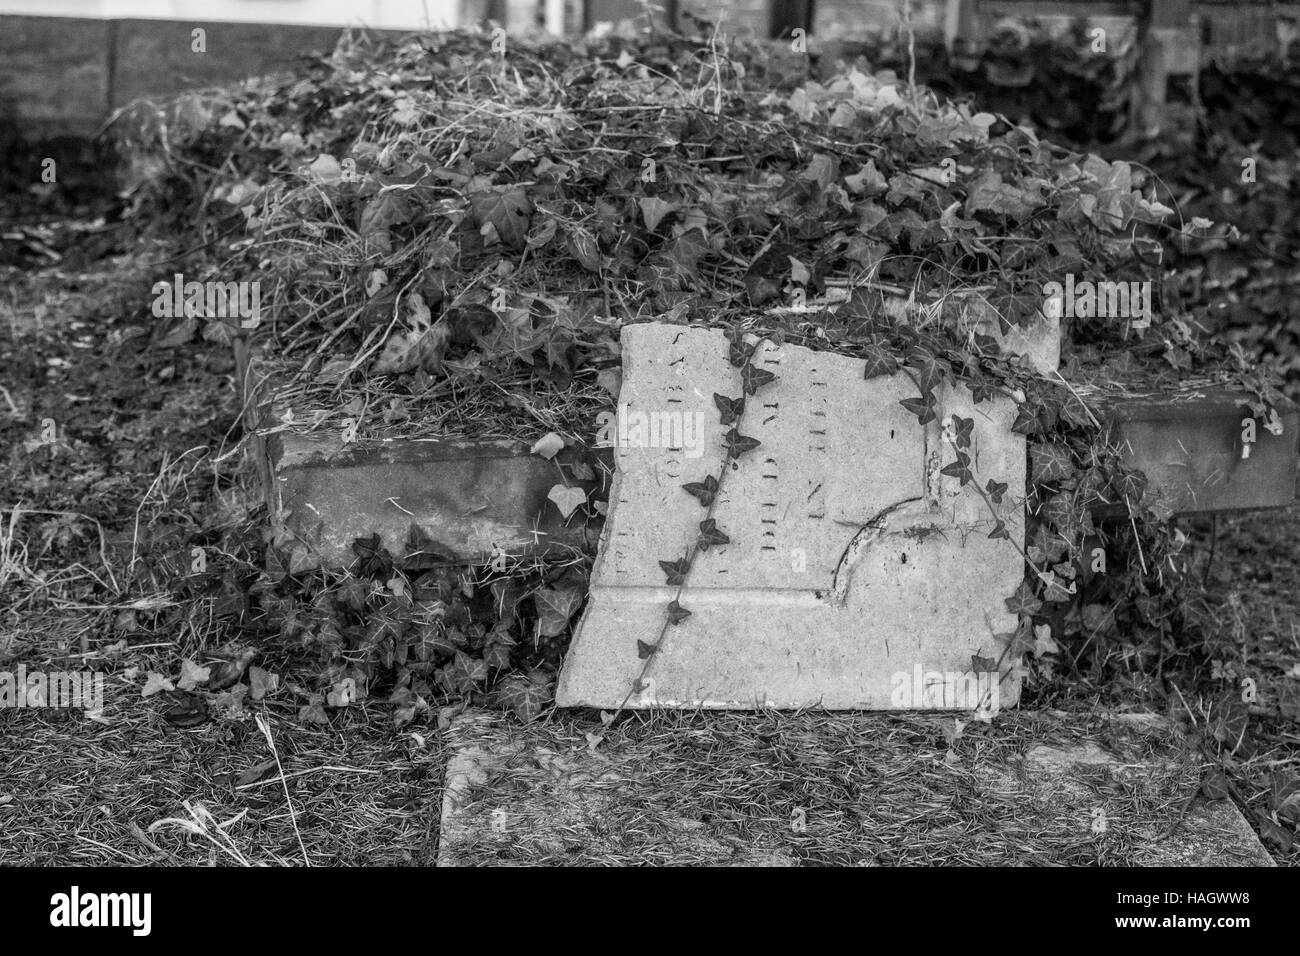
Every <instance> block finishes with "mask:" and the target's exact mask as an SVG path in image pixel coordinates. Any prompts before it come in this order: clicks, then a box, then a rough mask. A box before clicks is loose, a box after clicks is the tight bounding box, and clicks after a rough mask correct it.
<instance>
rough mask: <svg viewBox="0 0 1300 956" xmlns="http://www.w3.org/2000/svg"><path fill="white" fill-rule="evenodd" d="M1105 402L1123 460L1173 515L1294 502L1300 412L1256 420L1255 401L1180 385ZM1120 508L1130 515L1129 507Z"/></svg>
mask: <svg viewBox="0 0 1300 956" xmlns="http://www.w3.org/2000/svg"><path fill="white" fill-rule="evenodd" d="M1099 397H1100V398H1101V404H1102V406H1103V407H1104V408H1105V410H1106V414H1107V418H1108V420H1109V422H1110V424H1111V426H1112V429H1113V432H1112V434H1113V436H1114V442H1115V444H1116V445H1117V446H1118V448H1119V452H1120V455H1121V457H1122V458H1123V459H1124V463H1125V464H1126V465H1128V466H1129V467H1131V468H1136V469H1138V470H1139V471H1141V472H1142V473H1143V474H1145V475H1146V477H1147V483H1148V487H1149V488H1150V489H1151V492H1152V494H1153V495H1154V496H1155V498H1156V500H1157V502H1158V503H1159V505H1160V506H1161V507H1162V508H1164V509H1165V511H1166V512H1167V513H1169V514H1192V513H1198V512H1211V511H1232V510H1238V509H1256V508H1283V507H1286V506H1287V505H1289V504H1291V502H1292V501H1294V500H1295V481H1296V453H1297V448H1298V447H1300V446H1298V445H1297V442H1298V440H1300V409H1297V408H1296V406H1295V405H1294V404H1292V403H1291V402H1284V403H1282V404H1281V405H1280V407H1279V408H1278V414H1277V415H1276V417H1275V418H1270V419H1263V418H1255V416H1254V413H1253V411H1252V410H1251V407H1250V403H1251V400H1252V399H1251V397H1250V396H1249V395H1247V394H1246V393H1244V392H1232V391H1228V390H1227V389H1225V388H1222V387H1208V388H1196V387H1183V388H1179V389H1177V390H1171V391H1161V392H1148V393H1145V394H1136V395H1125V396H1123V397H1103V396H1099ZM1117 510H1120V511H1123V512H1124V513H1127V512H1126V510H1125V509H1124V506H1123V505H1122V504H1121V505H1118V506H1117Z"/></svg>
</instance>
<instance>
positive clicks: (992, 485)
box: [984, 478, 1010, 505]
mask: <svg viewBox="0 0 1300 956" xmlns="http://www.w3.org/2000/svg"><path fill="white" fill-rule="evenodd" d="M1008 487H1010V486H1009V485H1007V484H1006V482H1002V481H994V480H993V479H992V478H990V479H989V480H988V482H987V483H986V484H985V485H984V490H985V491H987V492H988V494H989V498H991V499H992V500H993V503H994V504H995V505H1000V504H1002V496H1003V495H1005V494H1006V493H1007V488H1008Z"/></svg>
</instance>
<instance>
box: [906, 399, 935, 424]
mask: <svg viewBox="0 0 1300 956" xmlns="http://www.w3.org/2000/svg"><path fill="white" fill-rule="evenodd" d="M933 402H934V396H933V395H931V394H929V393H928V392H927V393H926V394H924V395H922V396H921V397H920V398H905V399H903V400H902V401H900V402H899V403H898V404H900V405H902V406H903V407H904V408H906V409H907V410H908V411H909V412H911V413H912V414H913V415H915V416H916V420H917V421H918V422H920V423H921V424H922V425H924V424H926V423H928V422H932V421H934V405H933V404H932V403H933Z"/></svg>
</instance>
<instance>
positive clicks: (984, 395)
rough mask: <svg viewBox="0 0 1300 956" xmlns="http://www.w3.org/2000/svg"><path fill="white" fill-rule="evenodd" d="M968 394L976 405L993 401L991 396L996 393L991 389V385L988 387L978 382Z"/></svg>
mask: <svg viewBox="0 0 1300 956" xmlns="http://www.w3.org/2000/svg"><path fill="white" fill-rule="evenodd" d="M970 394H971V398H972V399H973V400H974V402H975V404H976V405H978V404H979V403H980V402H991V401H993V396H994V395H996V394H997V391H996V390H995V389H994V388H993V386H992V385H989V384H987V383H985V382H979V383H978V384H976V385H974V386H972V388H971V390H970Z"/></svg>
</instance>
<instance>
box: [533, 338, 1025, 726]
mask: <svg viewBox="0 0 1300 956" xmlns="http://www.w3.org/2000/svg"><path fill="white" fill-rule="evenodd" d="M622 335H623V387H622V392H621V394H620V398H619V415H618V420H617V422H616V426H617V427H616V428H614V432H615V437H614V443H615V450H614V454H615V462H616V471H615V477H614V484H613V489H612V492H611V495H610V505H609V516H608V518H607V521H606V524H605V528H604V531H603V533H602V536H601V543H600V548H599V552H598V556H597V559H596V564H595V567H594V570H593V573H592V578H591V589H590V599H589V601H588V605H587V608H586V611H585V613H584V615H583V618H582V621H581V623H580V624H579V626H578V628H577V629H576V631H575V634H574V638H573V643H572V645H571V648H570V650H569V653H568V656H567V658H566V660H565V663H564V667H563V670H562V672H561V675H560V680H559V687H558V691H557V702H558V703H559V704H560V706H566V707H572V706H584V705H585V706H595V707H606V708H613V707H617V706H619V705H620V704H621V703H622V702H623V701H624V699H625V698H626V697H627V695H628V691H629V689H630V688H631V687H632V685H633V682H634V680H636V678H637V676H638V673H639V671H640V669H641V664H642V662H641V660H640V659H638V654H637V648H638V646H639V645H638V643H637V642H638V641H641V642H644V643H645V644H655V643H656V642H657V641H658V638H659V634H660V630H661V628H662V626H663V621H664V616H665V608H666V606H667V604H668V602H669V601H670V600H671V599H672V597H673V594H674V592H675V589H672V588H669V587H666V586H665V585H664V573H663V571H662V569H661V568H660V566H659V562H660V561H671V560H674V559H676V558H680V557H681V556H682V554H683V552H684V550H685V548H686V546H687V544H688V542H690V541H691V540H693V537H694V536H695V534H697V533H698V532H697V531H696V526H697V523H698V522H699V519H700V514H699V509H698V508H696V507H694V504H695V502H694V500H693V499H692V498H691V497H690V496H689V495H688V494H687V493H686V492H685V491H683V490H682V485H683V484H684V483H686V482H691V481H700V480H702V479H703V478H704V476H705V475H708V474H711V473H712V472H713V471H715V470H716V468H717V463H718V461H719V460H720V456H721V455H722V440H723V435H724V433H725V432H726V430H727V426H723V425H721V424H719V423H718V414H717V409H716V408H715V406H714V400H713V395H714V393H720V394H722V395H725V396H738V395H740V394H741V393H742V387H741V382H740V371H739V370H738V369H736V368H733V367H732V366H731V365H730V364H729V362H728V348H727V340H726V338H725V336H724V334H723V333H722V332H721V331H718V330H710V329H703V328H686V327H682V326H673V325H664V324H660V323H647V324H639V325H632V326H628V327H626V328H624V329H623V333H622ZM755 361H756V363H757V365H758V366H759V367H760V368H763V369H767V370H770V371H772V372H773V373H775V374H776V375H777V376H778V379H777V380H776V381H775V382H774V383H772V384H770V385H767V386H765V387H764V388H763V390H762V391H761V392H760V393H759V394H758V395H756V396H753V397H751V398H750V400H749V401H750V402H751V403H752V404H753V405H755V406H756V407H754V408H753V409H751V410H749V411H747V412H746V415H745V419H744V426H745V427H744V433H745V434H747V435H751V436H752V437H754V438H757V439H759V440H760V441H761V442H762V445H761V447H759V448H758V449H757V450H756V451H755V452H754V453H752V454H751V455H749V456H747V457H746V459H745V460H744V461H742V462H740V463H739V467H738V468H736V469H734V470H733V471H731V472H729V473H728V474H727V476H726V481H725V482H724V484H723V488H722V491H721V493H720V494H719V497H718V502H717V505H716V508H715V511H714V516H715V517H716V520H717V524H718V527H720V528H722V529H723V530H724V531H725V532H726V533H727V534H728V535H729V536H730V538H731V543H730V544H726V545H722V546H720V547H716V548H712V549H710V550H709V551H708V552H707V553H705V554H702V555H700V556H698V557H697V559H696V561H695V563H694V565H693V566H692V568H691V572H690V577H689V579H688V582H687V587H686V590H685V592H684V594H683V597H682V604H683V605H685V606H687V607H688V608H689V609H690V611H691V612H692V613H691V616H690V617H689V618H687V619H686V620H685V621H683V622H682V623H680V624H679V625H677V626H676V627H674V628H673V629H672V631H671V633H670V634H669V637H668V638H667V639H666V641H665V644H664V647H663V648H662V649H661V650H659V651H658V652H657V653H656V654H655V656H654V660H653V661H652V668H651V670H650V672H649V674H648V675H647V680H646V687H645V689H644V690H643V691H642V692H641V693H640V694H638V695H635V696H633V697H632V698H631V700H630V701H628V706H632V707H649V706H654V705H659V706H681V707H706V708H751V707H754V706H773V707H802V706H821V707H827V708H839V709H859V708H861V709H900V708H901V709H907V708H912V707H916V708H927V707H946V708H950V709H968V710H974V709H976V708H978V707H979V706H981V704H982V703H985V704H988V705H989V706H992V707H994V708H996V707H998V706H1005V705H1008V704H1011V703H1014V702H1015V700H1017V698H1018V686H1017V685H1016V682H1015V679H1014V677H1012V676H1011V675H1010V674H1009V673H1008V670H1009V664H1010V662H1009V661H1006V660H1002V661H1001V665H1002V666H1001V674H999V671H998V668H997V665H996V663H995V661H998V660H999V659H1001V658H1002V657H1003V654H1002V648H1001V647H1000V646H999V642H998V640H997V639H996V638H995V635H999V634H1007V633H1010V632H1012V631H1014V630H1015V625H1016V617H1015V615H1014V614H1012V613H1010V612H1009V611H1008V610H1007V606H1006V604H1005V600H1006V598H1008V597H1010V596H1011V595H1012V593H1013V592H1015V590H1016V588H1017V586H1018V585H1019V584H1020V582H1021V579H1022V577H1023V573H1024V567H1023V561H1022V559H1021V557H1020V555H1019V553H1018V552H1017V550H1016V548H1015V547H1013V546H1012V545H1011V543H1010V542H1008V541H1003V540H997V539H990V538H989V533H990V531H992V530H993V529H994V528H995V525H996V521H997V520H998V519H1000V520H1002V521H1004V522H1005V525H1006V527H1007V529H1008V532H1009V534H1010V535H1011V536H1012V538H1013V539H1019V538H1022V537H1023V514H1022V511H1023V509H1022V506H1021V501H1022V500H1023V495H1024V484H1025V440H1024V437H1023V436H1021V435H1019V434H1015V433H1013V432H1012V431H1011V428H1010V426H1011V424H1012V422H1013V420H1014V418H1015V413H1016V410H1015V405H1014V403H1012V402H1010V401H1008V400H1005V399H1001V398H999V399H995V400H993V401H990V402H984V403H981V404H979V405H975V403H974V402H973V401H972V400H971V396H970V394H969V393H968V392H967V391H966V390H965V388H964V387H958V388H948V387H946V386H943V385H941V386H939V388H938V389H936V396H937V398H938V404H939V407H940V409H941V410H942V412H941V416H940V419H939V421H935V422H932V423H931V424H929V425H926V426H921V425H919V424H918V423H917V419H916V417H915V416H914V415H913V414H912V413H910V412H908V411H907V410H906V409H905V408H903V407H902V406H901V405H900V404H899V402H900V400H902V399H906V398H912V397H915V396H916V394H917V392H916V387H915V386H914V385H913V384H912V382H911V380H910V379H909V378H907V377H905V376H902V375H893V376H883V377H877V378H873V379H871V380H866V381H864V376H863V371H864V363H863V362H862V360H860V359H854V358H850V357H846V356H842V355H836V354H831V353H827V352H815V351H813V350H811V349H807V348H802V347H799V346H793V345H788V344H787V345H782V346H776V345H774V344H773V343H771V342H768V341H765V342H763V343H761V344H760V345H759V348H758V351H757V353H756V357H755ZM953 414H959V415H961V416H963V417H967V418H971V419H973V420H974V422H975V426H974V432H973V442H972V447H971V459H972V462H973V467H974V469H975V471H976V479H977V481H978V483H979V484H980V485H983V484H984V482H985V481H986V480H988V479H994V480H997V481H999V482H1003V483H1005V484H1006V485H1007V486H1008V491H1007V493H1006V498H1005V502H1004V504H1003V505H1002V506H1001V508H1000V513H999V514H998V515H997V516H996V517H995V516H994V515H993V514H992V513H991V512H990V511H989V510H988V505H986V503H985V501H984V499H983V498H982V497H981V496H980V495H979V494H978V493H977V492H976V491H975V490H974V489H973V488H972V487H971V486H969V485H968V486H967V487H966V488H964V489H962V488H961V487H960V486H959V483H958V479H957V478H955V477H949V476H946V475H943V474H942V473H941V472H942V469H943V468H944V467H945V466H946V465H948V464H949V463H950V462H952V461H954V460H955V452H954V449H953V448H952V447H951V445H950V443H948V442H946V441H944V440H943V437H942V433H941V429H940V423H941V422H942V420H943V416H947V415H953ZM999 688H1000V698H998V699H992V700H991V701H990V699H991V698H993V697H994V695H995V691H998V689H999Z"/></svg>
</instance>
